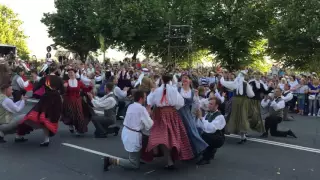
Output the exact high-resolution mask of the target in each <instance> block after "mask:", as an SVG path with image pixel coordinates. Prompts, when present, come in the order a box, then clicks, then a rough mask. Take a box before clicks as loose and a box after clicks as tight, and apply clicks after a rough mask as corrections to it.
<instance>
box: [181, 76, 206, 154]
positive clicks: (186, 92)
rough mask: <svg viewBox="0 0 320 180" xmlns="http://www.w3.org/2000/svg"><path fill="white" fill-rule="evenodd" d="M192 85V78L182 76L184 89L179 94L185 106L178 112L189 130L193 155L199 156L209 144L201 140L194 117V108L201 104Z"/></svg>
mask: <svg viewBox="0 0 320 180" xmlns="http://www.w3.org/2000/svg"><path fill="white" fill-rule="evenodd" d="M191 83H192V80H191V78H190V77H189V76H188V75H187V74H184V75H183V76H182V88H178V91H179V93H180V94H181V96H182V97H183V98H184V106H183V107H182V108H180V109H179V111H178V112H179V114H180V117H181V119H182V122H183V124H184V126H185V128H186V130H187V134H188V137H189V140H190V144H191V146H192V150H193V154H194V155H195V156H197V155H199V154H200V153H201V152H202V151H204V150H205V149H206V148H207V147H208V144H207V143H206V142H205V141H204V140H203V139H202V138H201V136H200V133H199V132H198V129H197V126H196V120H195V117H194V116H193V115H192V111H191V110H192V106H193V105H194V106H199V103H200V102H199V95H198V91H193V90H192V89H191V87H190V86H191Z"/></svg>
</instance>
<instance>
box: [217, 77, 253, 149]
mask: <svg viewBox="0 0 320 180" xmlns="http://www.w3.org/2000/svg"><path fill="white" fill-rule="evenodd" d="M246 74H247V73H246V71H241V72H240V73H239V75H238V77H237V78H236V79H235V81H225V80H224V77H221V79H220V83H221V85H222V86H224V87H226V88H228V89H230V90H234V96H233V98H232V111H231V114H230V120H229V121H228V125H227V128H228V131H229V132H230V133H234V134H240V135H241V141H240V142H239V144H243V143H244V142H246V141H247V138H246V135H245V134H246V133H247V132H248V131H249V130H250V125H249V121H248V111H249V109H248V108H249V101H248V97H249V98H252V97H254V92H253V90H252V87H251V86H250V85H249V83H247V82H246V81H245V80H244V77H245V76H246Z"/></svg>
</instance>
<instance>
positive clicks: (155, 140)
mask: <svg viewBox="0 0 320 180" xmlns="http://www.w3.org/2000/svg"><path fill="white" fill-rule="evenodd" d="M152 119H153V121H154V124H153V126H152V128H151V130H150V136H149V139H148V144H147V147H143V149H142V159H143V160H145V161H152V160H153V157H154V156H153V151H152V150H153V149H154V148H157V147H158V146H159V145H165V146H166V147H167V148H168V149H170V150H171V156H172V158H173V160H189V159H192V158H193V153H192V147H191V144H190V141H189V139H188V136H187V131H186V129H185V127H184V125H183V123H182V120H181V118H180V116H179V114H178V111H177V110H176V109H175V108H174V107H158V108H156V109H155V110H154V111H153V114H152Z"/></svg>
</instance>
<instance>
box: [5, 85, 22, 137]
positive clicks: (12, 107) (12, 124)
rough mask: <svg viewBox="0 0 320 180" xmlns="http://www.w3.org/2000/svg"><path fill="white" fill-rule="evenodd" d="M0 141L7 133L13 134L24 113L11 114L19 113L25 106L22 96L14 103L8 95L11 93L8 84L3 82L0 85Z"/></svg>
mask: <svg viewBox="0 0 320 180" xmlns="http://www.w3.org/2000/svg"><path fill="white" fill-rule="evenodd" d="M0 90H1V92H0V143H5V142H6V141H5V140H4V139H3V138H4V136H5V135H7V134H14V133H15V132H16V128H17V126H18V125H19V123H20V122H21V120H23V116H24V115H20V116H18V117H16V118H13V114H16V113H19V112H20V111H21V110H22V109H23V108H24V106H25V100H24V96H22V97H21V100H20V101H17V102H16V103H14V102H13V101H12V100H11V99H10V98H9V97H10V96H11V95H12V87H11V85H10V84H3V85H1V87H0Z"/></svg>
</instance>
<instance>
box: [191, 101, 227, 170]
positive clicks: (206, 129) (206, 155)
mask: <svg viewBox="0 0 320 180" xmlns="http://www.w3.org/2000/svg"><path fill="white" fill-rule="evenodd" d="M220 105H221V100H220V99H218V98H216V97H212V98H210V99H209V105H208V109H209V112H208V114H207V115H206V116H205V117H204V118H202V113H201V110H199V111H198V113H197V118H198V119H199V120H198V121H197V126H198V128H200V129H202V131H203V133H202V135H201V137H202V139H203V140H204V141H205V142H206V143H207V144H208V145H209V146H208V147H207V148H206V149H205V150H204V152H203V154H202V159H201V160H200V161H199V162H198V163H197V164H198V165H205V164H210V160H212V159H214V156H215V154H216V152H217V150H218V148H221V147H222V145H223V144H224V141H225V136H224V132H223V131H224V127H225V126H226V120H225V118H224V116H223V115H222V114H221V113H220V111H219V110H218V109H219V106H220Z"/></svg>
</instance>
